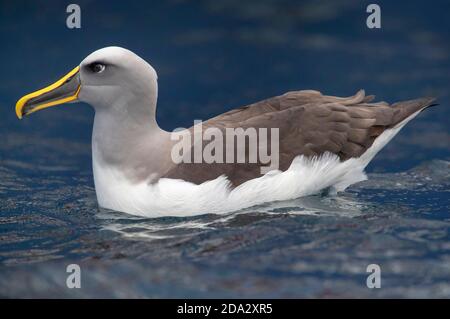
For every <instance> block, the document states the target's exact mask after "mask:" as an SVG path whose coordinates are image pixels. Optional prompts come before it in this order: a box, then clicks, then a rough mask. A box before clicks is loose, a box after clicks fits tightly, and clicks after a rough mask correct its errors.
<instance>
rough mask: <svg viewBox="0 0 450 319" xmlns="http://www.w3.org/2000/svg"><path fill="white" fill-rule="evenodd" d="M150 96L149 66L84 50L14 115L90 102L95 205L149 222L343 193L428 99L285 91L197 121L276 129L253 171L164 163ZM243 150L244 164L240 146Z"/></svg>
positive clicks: (114, 52) (169, 142)
mask: <svg viewBox="0 0 450 319" xmlns="http://www.w3.org/2000/svg"><path fill="white" fill-rule="evenodd" d="M157 93H158V87H157V75H156V72H155V70H154V69H153V67H151V66H150V65H149V64H148V63H147V62H145V61H144V60H143V59H141V58H140V57H139V56H137V55H136V54H134V53H132V52H131V51H129V50H126V49H123V48H119V47H108V48H104V49H100V50H98V51H95V52H94V53H92V54H90V55H89V56H88V57H87V58H85V59H84V60H83V61H82V62H81V64H80V65H79V66H78V67H76V68H75V69H74V70H72V71H71V72H70V73H69V74H67V75H66V76H65V77H63V78H62V79H61V80H59V81H58V82H56V83H54V84H53V85H50V86H49V87H47V88H44V89H42V90H39V91H36V92H34V93H31V94H28V95H26V96H24V97H23V98H22V99H20V100H19V101H18V103H17V105H16V113H17V115H18V117H19V118H21V117H22V116H23V115H26V114H29V113H32V112H35V111H37V110H40V109H44V108H47V107H50V106H54V105H58V104H61V103H65V102H73V101H75V100H80V101H84V102H86V103H89V104H90V105H92V106H93V107H94V109H95V119H94V128H93V134H92V157H93V171H94V181H95V190H96V193H97V199H98V202H99V205H100V206H102V207H105V208H109V209H113V210H117V211H122V212H126V213H130V214H135V215H141V216H149V217H154V216H189V215H196V214H203V213H224V212H229V211H234V210H238V209H241V208H245V207H249V206H253V205H257V204H261V203H264V202H268V201H277V200H288V199H293V198H297V197H301V196H307V195H312V194H316V193H319V192H321V191H323V190H324V189H330V190H332V191H333V192H339V191H343V190H344V189H345V188H346V187H348V186H349V185H351V184H353V183H356V182H358V181H361V180H364V179H365V178H366V176H365V174H364V168H365V167H366V166H367V164H368V163H369V162H370V161H371V159H372V158H373V157H374V156H375V155H376V154H377V152H378V151H380V150H381V149H382V148H383V147H384V146H385V145H386V144H387V143H388V142H389V141H390V140H391V139H392V138H393V137H394V136H395V135H396V134H397V133H398V132H399V130H400V129H401V128H402V127H403V126H404V125H405V124H406V123H407V122H409V121H410V120H411V119H413V118H414V117H415V116H416V115H417V114H418V113H419V112H420V111H422V110H423V109H425V108H427V107H428V106H430V105H431V104H432V103H433V99H432V98H421V99H416V100H411V101H404V102H398V103H395V104H393V105H389V104H387V103H385V102H379V103H371V101H372V99H373V97H372V96H366V95H365V93H364V91H362V90H361V91H359V92H357V93H356V95H354V96H351V97H348V98H340V97H334V96H326V95H323V94H321V93H320V92H318V91H312V90H306V91H294V92H288V93H285V94H283V95H281V96H277V97H273V98H269V99H267V100H264V101H261V102H257V103H254V104H252V105H249V106H246V107H242V108H238V109H235V110H232V111H229V112H227V113H224V114H221V115H218V116H216V117H214V118H212V119H210V120H208V121H205V122H204V123H203V126H204V127H205V128H215V129H217V130H218V131H220V132H225V131H226V130H227V129H230V128H233V129H235V128H242V129H244V130H245V129H248V128H256V129H260V128H266V129H273V128H276V129H277V130H278V134H279V137H278V139H279V140H278V155H279V156H278V160H279V165H278V167H277V169H274V170H271V171H269V172H267V173H266V174H264V175H262V174H261V166H263V164H262V163H261V161H259V160H258V161H257V162H253V163H250V162H249V161H244V163H236V162H234V163H228V162H227V163H218V162H212V163H205V162H202V163H186V162H181V163H176V162H174V161H173V156H172V155H173V153H172V150H173V148H174V145H175V144H176V141H174V140H173V138H172V135H171V133H170V132H167V131H164V130H162V129H161V128H159V126H158V124H157V122H156V118H155V115H156V103H157ZM187 131H192V128H191V129H188V130H187ZM258 138H260V136H258ZM243 147H245V148H246V149H244V150H242V151H243V152H244V154H246V155H245V156H246V157H247V158H248V156H249V154H248V152H249V150H248V149H247V148H248V145H247V144H245V145H244V146H243ZM224 151H225V152H226V151H227V149H226V147H225V148H224ZM234 151H239V149H236V147H235V149H234Z"/></svg>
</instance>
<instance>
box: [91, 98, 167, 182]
mask: <svg viewBox="0 0 450 319" xmlns="http://www.w3.org/2000/svg"><path fill="white" fill-rule="evenodd" d="M133 107H134V108H133V109H132V110H130V109H129V110H128V112H120V110H119V111H111V110H105V111H103V110H100V111H97V110H96V114H95V119H94V129H93V134H92V157H93V162H94V178H96V176H95V175H96V172H95V167H97V168H98V167H107V168H108V169H111V170H116V171H118V172H120V173H123V174H124V175H125V177H126V178H127V179H128V180H130V181H132V182H141V181H144V180H153V179H157V178H159V177H160V175H161V174H162V173H164V172H165V171H166V169H167V167H166V166H167V165H168V161H170V133H168V132H166V131H164V130H161V129H160V128H159V126H158V125H157V123H156V119H155V111H154V110H155V107H152V108H149V107H148V106H147V107H146V108H145V107H142V108H141V107H140V105H136V104H135V105H133Z"/></svg>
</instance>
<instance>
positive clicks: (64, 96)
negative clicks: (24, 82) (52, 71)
mask: <svg viewBox="0 0 450 319" xmlns="http://www.w3.org/2000/svg"><path fill="white" fill-rule="evenodd" d="M80 87H81V85H80V67H79V66H77V67H76V68H75V69H73V70H72V71H70V72H69V73H67V74H66V75H65V76H63V77H62V78H61V79H59V80H58V81H56V82H55V83H53V84H51V85H49V86H47V87H46V88H43V89H41V90H38V91H36V92H33V93H30V94H27V95H25V96H24V97H22V98H21V99H20V100H18V101H17V103H16V115H17V117H18V118H19V119H21V118H22V116H24V115H28V114H31V113H34V112H36V111H39V110H43V109H46V108H48V107H51V106H55V105H59V104H63V103H68V102H72V101H75V100H77V99H78V93H80Z"/></svg>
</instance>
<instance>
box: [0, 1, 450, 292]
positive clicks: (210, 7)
mask: <svg viewBox="0 0 450 319" xmlns="http://www.w3.org/2000/svg"><path fill="white" fill-rule="evenodd" d="M69 3H70V2H65V1H1V2H0V40H1V42H0V43H1V50H0V66H1V69H0V70H1V73H0V263H1V265H0V295H1V296H8V297H10V296H19V297H21V296H22V297H23V296H26V297H57V296H63V297H74V296H77V297H104V296H112V297H144V296H147V297H160V296H163V297H221V296H225V297H336V296H340V297H392V296H399V297H450V283H449V282H450V266H449V265H450V234H449V230H450V220H449V211H450V200H449V189H450V187H449V186H450V173H449V171H450V169H449V168H450V166H449V165H450V163H449V160H450V130H449V125H450V120H449V117H450V108H449V104H450V103H449V102H450V97H449V91H448V89H449V87H450V85H449V84H450V54H449V52H450V51H449V50H450V44H449V43H450V42H449V38H450V34H449V33H450V22H449V20H448V12H449V10H450V2H448V1H433V2H430V1H407V2H406V1H377V3H378V4H379V5H380V6H381V10H382V28H381V29H379V30H371V29H368V28H367V27H366V24H365V20H366V17H367V15H368V14H367V13H366V12H365V11H366V6H367V5H368V4H369V3H370V2H368V1H233V0H226V1H192V2H191V1H175V0H174V1H166V2H148V3H147V2H146V3H144V2H143V1H123V2H122V1H121V2H119V1H117V2H116V1H77V3H78V4H79V5H80V6H81V10H82V28H81V29H79V30H76V29H74V30H70V29H68V28H66V26H65V20H66V17H67V14H66V13H65V9H66V6H67V5H68V4H69ZM109 45H118V46H123V47H126V48H128V49H130V50H132V51H134V52H136V53H137V54H139V55H140V56H141V57H143V58H144V59H146V60H147V61H149V62H150V63H151V64H152V65H153V66H154V67H155V69H156V70H157V72H158V75H159V88H160V89H159V102H158V106H159V108H158V114H157V117H158V121H159V122H160V124H161V126H162V127H163V128H165V129H167V130H172V129H174V128H176V127H179V126H190V125H191V124H192V122H193V120H194V119H207V118H209V117H211V116H214V115H217V114H219V113H222V112H224V111H226V110H229V109H231V108H234V107H237V106H241V105H245V104H249V103H252V102H255V101H258V100H260V99H263V98H267V97H270V96H274V95H279V94H282V93H284V92H286V91H290V90H298V89H316V90H320V91H322V92H323V93H324V94H328V95H340V96H348V95H353V94H354V93H355V92H356V91H357V90H358V89H360V88H364V89H365V90H366V92H367V93H368V94H376V95H377V99H378V100H386V101H388V102H394V101H397V100H405V99H410V98H416V97H420V96H426V95H427V96H428V95H433V96H437V97H438V102H439V103H440V105H439V106H437V107H434V108H431V109H428V110H427V111H426V112H423V113H422V114H420V115H419V116H418V117H417V118H416V119H415V120H414V121H413V122H411V123H410V124H408V126H407V127H405V128H404V129H403V130H402V132H401V133H400V134H399V135H398V136H397V137H396V138H395V139H394V140H393V141H392V142H391V143H390V144H389V145H388V146H387V147H386V148H385V149H384V150H383V151H382V152H381V153H380V154H379V155H378V156H377V157H376V158H375V160H374V161H373V162H372V163H371V164H370V165H369V167H368V172H369V173H371V174H369V177H370V180H369V181H367V182H363V183H360V184H358V185H355V186H353V187H351V188H350V189H349V190H348V191H347V192H346V193H344V194H342V195H340V196H338V197H336V198H328V197H319V196H315V197H309V198H305V199H299V200H296V201H292V202H287V203H273V204H268V205H264V206H261V207H256V208H252V209H249V210H246V211H243V212H238V213H233V214H229V215H226V216H214V215H206V216H199V217H195V218H160V219H144V220H142V219H136V218H133V217H130V216H127V215H125V214H117V213H113V212H108V211H104V210H99V209H98V207H97V204H96V199H95V190H94V188H93V180H92V175H91V157H90V136H91V130H92V119H93V111H92V110H91V108H90V107H89V106H88V105H85V104H70V105H66V106H61V107H57V108H52V109H48V110H46V111H43V112H38V113H36V114H33V115H32V116H30V117H28V118H26V119H24V120H22V121H19V120H17V118H16V117H15V114H14V105H15V102H16V100H17V99H18V98H19V97H21V96H22V95H23V94H25V93H28V92H31V91H33V90H36V89H38V88H41V87H43V86H44V85H46V84H49V83H51V82H53V81H54V80H56V79H58V78H59V77H60V76H61V75H63V74H65V73H66V72H68V71H69V70H71V69H72V68H73V67H75V66H76V65H78V63H79V62H80V61H81V60H82V59H83V58H84V57H85V56H87V55H88V54H89V53H91V52H92V51H94V50H96V49H99V48H101V47H104V46H109ZM71 262H75V263H78V264H80V266H81V267H82V273H83V279H82V280H83V281H82V285H83V288H82V289H79V290H70V289H68V288H66V286H65V278H66V275H67V274H66V273H65V267H66V265H67V264H69V263H71ZM371 263H378V264H379V265H380V266H381V269H382V276H383V277H382V278H383V279H382V288H381V289H378V290H370V289H368V288H367V287H366V285H365V278H366V275H367V274H366V273H365V269H366V266H367V265H368V264H371Z"/></svg>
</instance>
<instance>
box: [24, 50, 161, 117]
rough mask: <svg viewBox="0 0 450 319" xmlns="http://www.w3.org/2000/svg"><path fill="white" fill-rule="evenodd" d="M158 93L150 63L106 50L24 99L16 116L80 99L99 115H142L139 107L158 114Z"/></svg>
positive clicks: (126, 51)
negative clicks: (101, 113)
mask: <svg viewBox="0 0 450 319" xmlns="http://www.w3.org/2000/svg"><path fill="white" fill-rule="evenodd" d="M157 92H158V85H157V74H156V72H155V70H154V69H153V67H152V66H151V65H150V64H148V63H147V62H146V61H144V60H143V59H142V58H140V57H139V56H138V55H136V54H135V53H133V52H131V51H129V50H127V49H124V48H120V47H106V48H103V49H100V50H97V51H95V52H93V53H91V54H90V55H89V56H87V57H86V58H85V59H84V60H83V61H82V62H81V63H80V65H79V66H77V67H76V68H74V69H73V70H72V71H70V72H69V73H68V74H66V75H65V76H64V77H62V78H61V79H60V80H58V81H56V82H55V83H53V84H51V85H49V86H47V87H45V88H43V89H41V90H38V91H36V92H33V93H30V94H27V95H25V96H24V97H22V98H21V99H20V100H19V101H18V102H17V104H16V114H17V116H18V117H19V118H22V116H23V115H28V114H31V113H33V112H36V111H38V110H42V109H45V108H48V107H51V106H56V105H59V104H63V103H68V102H74V101H77V100H80V101H83V102H86V103H88V104H90V105H91V106H93V107H94V109H95V110H96V112H103V111H106V112H108V113H111V112H113V113H119V114H120V113H122V114H124V113H127V114H136V115H137V116H139V108H142V111H144V109H145V111H146V112H149V111H150V112H153V113H154V109H155V108H156V99H157ZM149 104H150V105H149ZM130 107H133V108H135V109H136V111H134V110H133V111H132V110H130V109H129V108H130Z"/></svg>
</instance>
